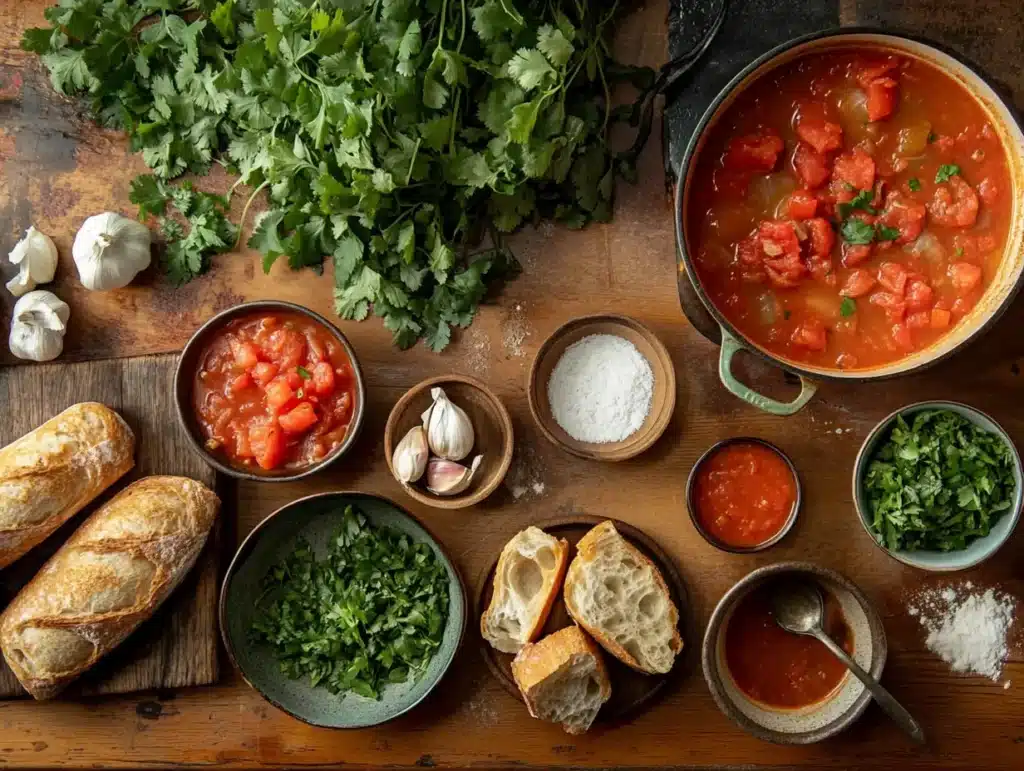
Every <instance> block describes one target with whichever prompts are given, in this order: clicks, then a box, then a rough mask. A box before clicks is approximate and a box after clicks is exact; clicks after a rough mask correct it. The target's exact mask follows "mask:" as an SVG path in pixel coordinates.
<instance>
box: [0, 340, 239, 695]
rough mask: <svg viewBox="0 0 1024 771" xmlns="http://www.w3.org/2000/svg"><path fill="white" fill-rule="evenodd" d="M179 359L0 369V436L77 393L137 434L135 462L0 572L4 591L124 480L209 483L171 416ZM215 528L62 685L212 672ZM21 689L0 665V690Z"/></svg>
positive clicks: (81, 687) (117, 683)
mask: <svg viewBox="0 0 1024 771" xmlns="http://www.w3.org/2000/svg"><path fill="white" fill-rule="evenodd" d="M176 361H177V357H176V356H146V357H140V358H135V359H121V360H109V361H95V362H81V363H78V364H73V365H65V364H50V365H45V366H39V367H17V368H10V367H9V368H5V369H0V403H2V404H5V405H8V409H7V410H6V411H5V415H4V420H3V422H2V423H0V446H2V445H5V444H7V443H9V442H11V441H13V440H14V439H17V438H18V437H19V436H21V435H23V434H25V433H26V432H28V431H30V430H32V429H33V428H35V427H36V426H38V425H39V424H40V423H42V422H44V421H46V420H48V419H49V418H51V417H53V416H54V415H56V414H57V413H58V412H60V411H61V410H63V409H65V408H67V407H69V406H71V405H72V404H75V403H77V402H82V401H98V402H103V403H104V404H106V405H108V406H109V407H112V408H114V409H116V410H117V411H118V412H119V413H120V414H121V415H122V416H123V417H124V418H125V420H127V421H128V423H129V424H130V425H131V427H132V430H133V431H134V432H135V437H136V465H135V468H134V469H132V471H131V472H129V473H128V474H127V475H126V476H125V478H124V479H122V480H121V481H119V482H117V483H115V484H114V485H113V487H112V488H111V489H110V490H108V491H107V492H106V493H105V494H104V495H103V496H101V498H100V499H99V501H98V502H97V503H94V504H93V505H92V506H90V507H88V508H86V509H85V510H84V511H83V512H82V513H80V514H79V515H78V516H76V517H73V518H72V520H71V521H70V522H68V523H67V524H66V525H65V526H64V527H63V528H61V529H60V530H59V531H58V532H57V533H55V534H54V535H53V536H52V537H51V538H49V539H48V540H47V541H46V542H45V543H44V544H42V545H41V546H39V547H38V548H37V549H35V550H33V551H32V552H30V553H29V554H28V555H26V556H25V557H23V558H22V559H21V560H19V561H18V562H17V563H15V564H14V565H13V566H11V568H10V569H8V570H5V571H3V572H2V573H0V586H2V591H3V597H4V599H5V601H6V599H7V598H10V597H12V596H13V595H14V593H15V592H16V591H17V589H18V588H19V587H21V586H22V585H23V584H24V583H25V582H26V581H27V580H28V579H29V578H31V576H32V575H33V574H34V573H35V572H36V570H37V569H38V568H39V566H40V565H42V563H43V562H44V561H45V560H46V559H47V558H48V557H49V556H50V555H51V554H52V553H53V552H54V551H55V550H56V549H57V547H59V546H60V544H61V543H63V542H64V540H66V538H67V536H68V535H70V534H71V533H72V532H73V531H74V529H75V528H76V527H77V526H78V525H79V524H80V523H81V522H82V521H83V519H84V517H86V516H88V515H89V513H90V512H91V511H94V510H95V509H96V507H97V506H98V505H99V504H100V503H102V502H103V501H105V500H107V499H109V498H110V497H111V496H112V495H113V494H114V493H115V492H116V491H118V490H120V489H122V488H124V487H125V485H127V484H128V483H130V482H132V481H134V480H136V479H138V478H140V477H143V476H148V475H150V474H181V475H183V476H188V477H192V478H193V479H198V480H199V481H201V482H204V483H206V484H207V485H209V486H211V487H213V485H214V483H215V478H214V476H215V475H214V473H213V472H212V471H211V470H210V468H209V467H208V466H207V465H206V464H205V463H203V462H202V460H200V459H199V458H198V457H196V455H195V454H194V453H193V452H192V451H191V449H190V448H189V447H188V445H187V444H186V443H185V439H184V437H183V436H182V435H181V433H180V432H181V429H180V427H179V426H178V424H177V421H176V420H175V418H174V402H173V396H172V394H173V391H172V388H171V380H172V377H173V373H174V366H175V363H176ZM219 532H220V527H219V526H216V527H215V529H214V532H213V534H212V536H211V539H210V543H209V545H208V546H207V548H206V549H204V551H203V553H202V554H201V555H200V557H199V561H198V563H197V566H196V568H195V569H194V570H193V571H192V572H191V573H190V574H189V575H188V577H187V578H186V579H185V581H184V582H183V583H182V585H181V586H180V587H178V589H177V590H176V591H175V593H174V594H173V595H172V596H171V598H170V599H169V600H168V601H167V602H166V603H165V604H164V606H163V607H162V608H161V609H160V610H159V611H158V612H157V614H156V615H155V616H154V617H153V618H152V619H151V620H150V621H148V622H147V623H145V624H143V625H142V626H141V627H140V628H139V629H138V630H137V631H136V632H135V634H133V635H132V637H131V638H129V640H128V641H126V642H125V644H124V645H123V646H121V647H120V648H118V649H116V650H115V651H114V652H113V653H111V654H110V655H109V656H108V657H107V658H106V659H104V660H103V661H101V662H100V663H99V665H97V667H96V668H95V669H94V670H92V671H90V672H89V673H88V674H86V675H85V676H84V677H83V678H82V679H81V681H80V682H78V683H77V684H75V685H74V686H72V689H70V690H69V694H68V695H79V696H82V695H98V694H115V693H131V692H133V691H141V690H147V689H152V688H177V687H180V686H187V685H205V684H208V683H212V682H214V681H216V679H217V672H218V662H217V626H216V623H217V622H216V604H217V600H216V594H217V577H218V576H217V570H218V564H219V562H218V558H217V557H218V554H219V552H220V538H219ZM5 604H6V603H5ZM24 695H25V692H24V691H23V690H22V688H21V686H20V685H19V684H18V681H17V679H16V678H15V677H14V674H13V673H12V672H11V671H10V669H8V668H7V666H6V664H4V665H2V668H0V698H12V697H22V696H24ZM65 698H66V697H65Z"/></svg>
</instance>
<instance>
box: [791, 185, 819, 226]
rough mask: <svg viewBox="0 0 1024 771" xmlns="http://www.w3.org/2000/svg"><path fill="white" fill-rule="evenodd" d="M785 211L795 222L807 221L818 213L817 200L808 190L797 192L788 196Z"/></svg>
mask: <svg viewBox="0 0 1024 771" xmlns="http://www.w3.org/2000/svg"><path fill="white" fill-rule="evenodd" d="M786 210H787V211H788V212H789V216H790V217H792V218H793V219H795V220H809V219H810V218H811V217H813V216H814V215H815V214H816V213H817V211H818V199H817V198H816V197H815V196H814V194H813V193H811V191H810V190H797V191H795V192H793V193H791V194H790V196H789V203H788V204H787V209H786Z"/></svg>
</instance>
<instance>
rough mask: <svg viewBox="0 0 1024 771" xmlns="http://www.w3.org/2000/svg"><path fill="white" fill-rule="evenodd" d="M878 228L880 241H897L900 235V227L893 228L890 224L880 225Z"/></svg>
mask: <svg viewBox="0 0 1024 771" xmlns="http://www.w3.org/2000/svg"><path fill="white" fill-rule="evenodd" d="M877 230H878V240H879V241H895V240H896V239H897V238H899V237H900V231H899V228H891V227H889V226H888V225H878V226H877Z"/></svg>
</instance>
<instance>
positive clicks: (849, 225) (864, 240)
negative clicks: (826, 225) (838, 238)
mask: <svg viewBox="0 0 1024 771" xmlns="http://www.w3.org/2000/svg"><path fill="white" fill-rule="evenodd" d="M839 233H840V235H842V237H843V240H844V241H846V243H848V244H858V245H861V244H870V243H871V242H872V241H874V240H875V229H874V228H873V227H872V226H871V225H869V224H868V223H867V222H865V221H864V220H859V219H848V220H846V222H844V223H843V225H842V227H840V228H839Z"/></svg>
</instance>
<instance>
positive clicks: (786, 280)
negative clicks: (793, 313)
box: [764, 264, 801, 289]
mask: <svg viewBox="0 0 1024 771" xmlns="http://www.w3.org/2000/svg"><path fill="white" fill-rule="evenodd" d="M764 272H765V274H766V275H767V276H768V280H769V281H770V282H771V284H772V286H774V287H776V288H777V289H796V288H797V287H798V286H800V279H801V276H800V275H799V274H793V273H788V272H784V271H780V270H778V269H776V268H773V267H772V266H771V265H768V264H766V265H765V266H764Z"/></svg>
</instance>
